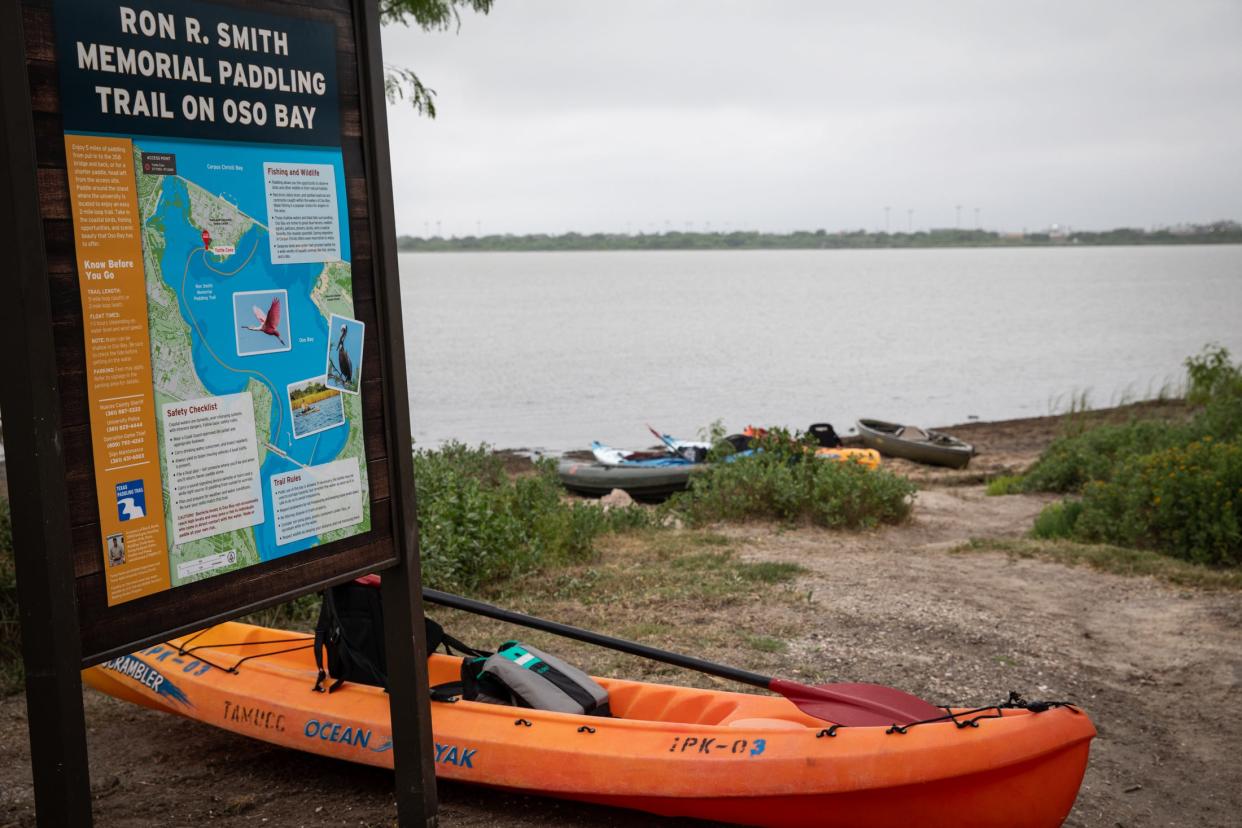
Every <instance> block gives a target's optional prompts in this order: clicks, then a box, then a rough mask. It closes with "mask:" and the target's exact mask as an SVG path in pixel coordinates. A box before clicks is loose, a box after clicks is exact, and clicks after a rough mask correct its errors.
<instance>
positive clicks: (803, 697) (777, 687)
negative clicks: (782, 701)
mask: <svg viewBox="0 0 1242 828" xmlns="http://www.w3.org/2000/svg"><path fill="white" fill-rule="evenodd" d="M768 689H770V690H771V691H772V692H774V693H779V694H781V695H782V696H784V697H785V698H787V699H789V700H790V701H791V702H793V703H794V704H795V705H796V706H797V707H798V709H799V710H801V711H802V712H803V713H806V714H807V715H808V716H814V717H815V718H817V719H823V720H824V721H826V722H832V723H833V724H839V725H846V726H847V727H888V726H889V725H894V724H896V725H902V726H904V725H908V724H911V723H912V722H921V721H925V720H927V719H936V718H939V717H941V716H943V715H945V712H944V708H941V707H937V706H936V705H934V704H932V703H930V702H925V701H923V700H922V699H920V698H919V697H918V696H912V695H910V694H909V693H906V692H905V691H902V690H898V689H896V688H894V687H885V686H884V685H882V684H819V685H815V686H811V685H808V684H799V683H798V682H796V681H786V680H785V679H778V678H774V679H772V681H771V682H770V683H769V684H768Z"/></svg>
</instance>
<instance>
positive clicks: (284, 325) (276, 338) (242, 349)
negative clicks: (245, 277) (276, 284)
mask: <svg viewBox="0 0 1242 828" xmlns="http://www.w3.org/2000/svg"><path fill="white" fill-rule="evenodd" d="M288 309H289V300H288V294H287V293H286V292H285V291H284V290H283V289H279V290H251V291H244V292H240V293H234V294H233V319H234V322H235V324H236V325H237V355H238V356H251V355H254V354H268V353H271V352H273V351H288V350H290V346H291V343H292V342H293V336H292V333H291V331H290V330H289V324H290V319H289V312H288Z"/></svg>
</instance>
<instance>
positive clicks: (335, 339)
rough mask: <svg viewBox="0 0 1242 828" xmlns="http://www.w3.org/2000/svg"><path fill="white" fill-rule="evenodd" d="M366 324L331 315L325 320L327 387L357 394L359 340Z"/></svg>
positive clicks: (359, 368)
mask: <svg viewBox="0 0 1242 828" xmlns="http://www.w3.org/2000/svg"><path fill="white" fill-rule="evenodd" d="M365 332H366V324H365V323H363V322H359V321H358V320H357V319H350V318H348V317H345V316H338V315H336V314H335V313H334V314H332V317H331V319H330V320H329V321H328V334H329V336H328V360H327V370H326V374H327V377H328V387H329V388H335V389H337V390H338V391H344V392H345V393H347V394H357V393H358V388H359V384H360V381H361V376H360V375H361V374H362V339H363V334H364V333H365Z"/></svg>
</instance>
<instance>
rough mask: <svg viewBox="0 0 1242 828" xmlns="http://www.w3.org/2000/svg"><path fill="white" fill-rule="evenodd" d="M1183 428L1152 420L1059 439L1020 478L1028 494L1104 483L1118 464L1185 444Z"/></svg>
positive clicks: (1186, 431) (1187, 429) (1060, 490)
mask: <svg viewBox="0 0 1242 828" xmlns="http://www.w3.org/2000/svg"><path fill="white" fill-rule="evenodd" d="M1190 433H1191V432H1190V430H1189V428H1188V427H1186V426H1181V425H1176V424H1173V423H1163V422H1157V421H1154V420H1139V421H1134V422H1130V423H1125V424H1124V425H1105V426H1099V427H1097V428H1093V429H1090V430H1088V431H1084V432H1082V433H1081V434H1072V435H1066V436H1063V437H1059V438H1057V439H1056V440H1054V441H1053V443H1052V445H1050V446H1049V447H1048V448H1047V450H1045V451H1044V453H1043V454H1042V455H1040V458H1039V459H1038V460H1037V461H1035V464H1034V465H1033V466H1031V468H1030V469H1029V470H1028V471H1027V473H1026V474H1025V475H1023V478H1022V488H1024V489H1025V490H1026V491H1030V492H1077V491H1080V490H1081V489H1082V487H1083V486H1085V485H1086V484H1087V483H1089V482H1091V481H1093V480H1108V479H1110V478H1111V477H1112V476H1113V471H1114V469H1115V467H1116V466H1117V464H1118V463H1119V462H1120V461H1123V460H1125V459H1126V458H1128V457H1131V456H1134V455H1136V454H1147V453H1149V452H1152V451H1156V450H1158V449H1163V448H1167V447H1169V446H1173V445H1177V444H1178V443H1183V442H1187V441H1188V439H1189V437H1190Z"/></svg>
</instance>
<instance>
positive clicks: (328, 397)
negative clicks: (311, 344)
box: [288, 376, 345, 439]
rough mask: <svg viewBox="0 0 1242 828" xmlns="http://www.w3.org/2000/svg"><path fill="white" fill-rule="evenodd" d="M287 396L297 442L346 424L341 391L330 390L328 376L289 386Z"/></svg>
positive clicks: (312, 378)
mask: <svg viewBox="0 0 1242 828" xmlns="http://www.w3.org/2000/svg"><path fill="white" fill-rule="evenodd" d="M288 396H289V413H290V415H291V416H292V418H293V436H294V437H296V438H298V439H301V438H303V437H309V436H310V435H312V434H318V433H319V432H321V431H326V430H328V429H330V428H336V427H337V426H339V425H342V424H343V423H344V422H345V402H344V400H343V399H341V392H340V391H337V390H336V389H335V388H329V387H328V385H327V377H326V376H320V377H311V378H310V379H306V380H302V381H301V382H294V383H290V384H289V386H288Z"/></svg>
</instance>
